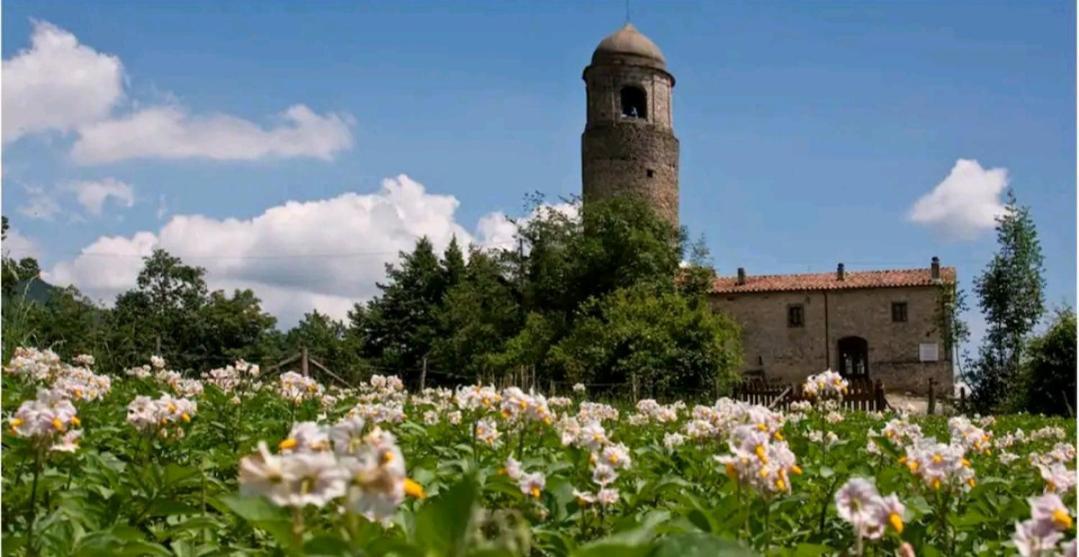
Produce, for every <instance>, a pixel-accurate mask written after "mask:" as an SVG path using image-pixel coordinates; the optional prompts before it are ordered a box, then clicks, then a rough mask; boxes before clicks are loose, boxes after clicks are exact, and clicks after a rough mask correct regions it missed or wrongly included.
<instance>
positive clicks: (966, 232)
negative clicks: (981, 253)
mask: <svg viewBox="0 0 1079 557" xmlns="http://www.w3.org/2000/svg"><path fill="white" fill-rule="evenodd" d="M1007 186H1008V171H1007V169H1004V168H992V169H988V170H987V169H984V168H982V166H981V165H980V164H978V161H974V160H967V159H959V160H957V161H956V162H955V166H953V167H952V170H951V172H949V173H948V176H947V177H946V178H944V180H943V181H942V182H941V183H939V184H937V186H936V187H935V188H933V190H932V191H930V192H929V193H927V194H925V195H923V196H922V197H921V198H920V199H918V201H916V202H915V203H914V206H913V207H912V208H911V210H910V214H909V218H910V220H911V221H913V222H916V223H918V224H923V225H926V226H929V227H931V228H934V229H936V230H937V231H939V232H940V233H942V234H943V235H944V236H945V237H947V238H950V239H955V240H971V239H974V238H975V237H977V236H978V234H979V233H980V232H983V231H985V230H991V229H992V228H993V227H994V226H995V225H996V218H997V217H998V216H1000V215H1002V214H1003V213H1004V211H1005V207H1004V204H1003V203H1002V202H1001V199H1000V196H1001V194H1002V193H1003V192H1004V189H1005V188H1006V187H1007Z"/></svg>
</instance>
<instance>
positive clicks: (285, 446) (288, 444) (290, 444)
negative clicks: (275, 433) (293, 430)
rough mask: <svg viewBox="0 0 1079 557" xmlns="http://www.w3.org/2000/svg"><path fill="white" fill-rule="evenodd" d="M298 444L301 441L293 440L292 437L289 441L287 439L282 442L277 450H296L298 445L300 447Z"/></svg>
mask: <svg viewBox="0 0 1079 557" xmlns="http://www.w3.org/2000/svg"><path fill="white" fill-rule="evenodd" d="M298 444H299V441H297V440H295V439H293V438H292V437H289V438H288V439H285V440H284V441H282V442H280V443H279V444H278V445H277V448H279V449H281V450H283V451H287V450H289V449H295V448H296V445H298Z"/></svg>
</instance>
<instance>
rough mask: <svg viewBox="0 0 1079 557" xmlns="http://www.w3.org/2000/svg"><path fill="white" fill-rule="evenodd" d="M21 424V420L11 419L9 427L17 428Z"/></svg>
mask: <svg viewBox="0 0 1079 557" xmlns="http://www.w3.org/2000/svg"><path fill="white" fill-rule="evenodd" d="M22 424H23V419H22V418H11V427H19V426H21V425H22Z"/></svg>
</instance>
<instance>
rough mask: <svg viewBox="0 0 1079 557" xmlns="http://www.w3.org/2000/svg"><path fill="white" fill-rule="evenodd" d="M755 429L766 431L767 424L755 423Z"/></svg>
mask: <svg viewBox="0 0 1079 557" xmlns="http://www.w3.org/2000/svg"><path fill="white" fill-rule="evenodd" d="M757 429H758V430H759V431H768V426H766V425H764V424H763V423H759V424H757Z"/></svg>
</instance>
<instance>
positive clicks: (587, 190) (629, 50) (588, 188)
mask: <svg viewBox="0 0 1079 557" xmlns="http://www.w3.org/2000/svg"><path fill="white" fill-rule="evenodd" d="M583 77H584V82H585V89H586V91H587V94H588V101H587V102H588V120H587V123H586V124H585V128H584V133H583V134H582V135H581V171H582V179H583V186H584V192H583V198H584V203H585V204H587V203H589V202H590V201H596V200H600V199H606V198H609V197H613V196H617V195H635V196H638V197H640V198H642V199H644V200H645V201H647V202H648V203H649V204H651V205H652V207H653V208H654V209H655V211H656V213H657V214H658V215H659V216H661V217H663V218H665V219H667V221H669V222H670V223H671V224H673V225H675V226H678V138H676V137H675V136H674V124H673V110H672V108H671V99H672V94H671V92H672V89H673V88H674V76H673V75H671V74H670V73H669V72H668V71H667V61H666V60H665V59H664V58H663V53H662V52H660V50H659V47H657V46H656V45H655V43H653V42H652V41H651V40H649V39H648V37H645V36H644V35H642V34H641V33H640V32H639V31H637V29H636V28H634V27H633V25H630V24H629V23H627V24H626V25H625V26H624V27H622V28H621V29H619V30H618V31H616V32H615V33H614V34H612V35H611V36H609V37H607V38H605V39H603V41H602V42H600V43H599V46H597V47H596V51H595V52H594V53H593V54H592V63H591V64H589V65H588V67H586V68H585V69H584V76H583Z"/></svg>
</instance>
